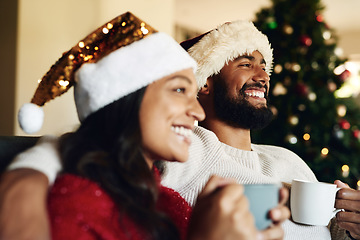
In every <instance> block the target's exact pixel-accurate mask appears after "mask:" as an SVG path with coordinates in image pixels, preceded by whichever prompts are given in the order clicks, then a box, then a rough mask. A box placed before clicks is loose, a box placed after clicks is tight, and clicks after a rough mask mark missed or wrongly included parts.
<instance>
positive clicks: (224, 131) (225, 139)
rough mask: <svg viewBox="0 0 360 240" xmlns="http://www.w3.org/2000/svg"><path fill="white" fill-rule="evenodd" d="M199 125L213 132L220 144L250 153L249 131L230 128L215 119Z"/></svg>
mask: <svg viewBox="0 0 360 240" xmlns="http://www.w3.org/2000/svg"><path fill="white" fill-rule="evenodd" d="M199 125H200V126H202V127H204V128H206V129H208V130H210V131H212V132H214V133H215V134H216V136H217V137H218V138H219V140H220V142H222V143H225V144H227V145H229V146H231V147H234V148H238V149H241V150H245V151H251V136H250V130H249V129H243V128H236V127H232V126H229V125H228V124H226V123H224V122H222V121H219V120H217V119H212V120H205V121H204V122H201V123H200V124H199Z"/></svg>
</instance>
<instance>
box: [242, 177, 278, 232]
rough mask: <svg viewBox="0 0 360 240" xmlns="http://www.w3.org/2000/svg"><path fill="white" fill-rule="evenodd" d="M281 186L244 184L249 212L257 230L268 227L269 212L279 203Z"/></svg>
mask: <svg viewBox="0 0 360 240" xmlns="http://www.w3.org/2000/svg"><path fill="white" fill-rule="evenodd" d="M280 188H281V184H244V194H245V196H246V197H247V199H248V200H249V204H250V212H251V213H252V214H253V216H254V218H255V225H256V228H257V229H258V230H263V229H265V228H267V227H269V226H270V224H271V222H272V221H271V219H270V218H269V215H268V213H269V211H270V210H271V209H273V208H274V207H276V206H277V205H278V203H279V195H280V194H279V190H280Z"/></svg>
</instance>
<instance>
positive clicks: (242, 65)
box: [239, 63, 251, 67]
mask: <svg viewBox="0 0 360 240" xmlns="http://www.w3.org/2000/svg"><path fill="white" fill-rule="evenodd" d="M239 66H240V67H250V66H251V64H250V63H243V64H240V65H239Z"/></svg>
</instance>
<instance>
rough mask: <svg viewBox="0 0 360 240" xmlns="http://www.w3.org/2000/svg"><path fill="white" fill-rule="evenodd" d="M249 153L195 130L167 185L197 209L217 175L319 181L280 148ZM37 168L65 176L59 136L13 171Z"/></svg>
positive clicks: (300, 233) (305, 232)
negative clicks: (182, 160)
mask: <svg viewBox="0 0 360 240" xmlns="http://www.w3.org/2000/svg"><path fill="white" fill-rule="evenodd" d="M251 148H252V151H243V150H239V149H236V148H233V147H230V146H228V145H226V144H223V143H221V142H220V141H219V140H218V138H217V137H216V135H215V134H214V133H213V132H211V131H208V130H206V129H204V128H201V127H196V128H195V135H194V136H193V139H192V144H191V147H190V158H189V160H188V161H187V162H186V163H170V162H167V171H166V173H165V175H164V176H163V181H162V184H163V185H165V186H168V187H170V188H173V189H174V190H176V191H178V192H179V193H180V194H181V195H182V196H183V197H184V198H185V199H186V200H187V201H188V202H189V203H190V204H191V205H194V204H195V200H196V198H197V195H198V194H199V192H200V191H201V189H202V188H203V187H204V185H205V183H206V182H207V180H208V178H209V177H210V176H211V175H213V174H217V175H219V176H223V177H230V178H235V179H237V180H238V181H239V183H273V182H283V183H285V185H287V186H289V185H288V183H291V181H292V179H294V178H297V179H304V180H310V181H317V180H316V178H315V176H314V174H313V172H312V171H311V170H310V169H309V167H308V166H307V165H306V164H305V163H304V162H303V160H301V159H300V158H299V157H298V156H297V155H296V154H294V153H293V152H291V151H289V150H286V149H284V148H280V147H274V146H265V145H255V144H252V146H251ZM22 167H27V168H33V169H36V170H38V171H40V172H43V173H44V174H45V175H47V176H48V178H49V182H50V184H52V183H53V182H54V180H55V176H56V174H57V173H58V172H59V171H61V164H60V159H59V154H58V150H57V138H56V137H46V138H45V137H44V138H42V140H41V141H39V143H37V145H36V146H34V147H33V148H30V149H29V150H27V151H25V152H23V153H21V154H19V155H18V156H17V157H16V158H15V160H14V162H13V163H12V164H11V165H10V166H9V168H8V169H16V168H22ZM283 228H284V231H285V239H286V240H327V239H333V240H349V239H350V238H348V237H347V236H346V234H345V231H344V230H342V229H340V228H339V227H338V226H337V225H336V224H335V223H334V221H332V224H330V225H329V229H330V231H331V237H330V231H329V229H328V228H327V227H313V226H305V225H299V224H295V223H293V222H292V221H290V220H288V221H286V222H285V223H284V224H283Z"/></svg>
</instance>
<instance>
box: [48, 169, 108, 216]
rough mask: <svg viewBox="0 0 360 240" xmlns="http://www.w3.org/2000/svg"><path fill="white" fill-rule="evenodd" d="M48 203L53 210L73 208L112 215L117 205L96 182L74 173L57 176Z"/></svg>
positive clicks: (77, 210) (83, 211) (84, 211)
mask: <svg viewBox="0 0 360 240" xmlns="http://www.w3.org/2000/svg"><path fill="white" fill-rule="evenodd" d="M48 203H49V208H50V210H53V211H58V212H62V211H66V212H70V211H71V210H72V211H75V212H78V213H80V212H82V213H87V212H88V213H89V214H91V215H94V214H95V212H96V211H98V212H99V213H101V214H105V215H112V214H110V213H111V211H113V209H114V207H115V204H114V202H113V201H112V200H111V198H110V196H109V195H108V194H107V193H106V192H105V191H104V190H103V189H102V188H101V187H100V186H99V185H98V184H97V183H96V182H94V181H92V180H90V179H87V178H84V177H81V176H77V175H73V174H63V175H61V176H59V177H57V179H56V180H55V183H54V185H53V186H52V188H51V190H50V194H49V199H48ZM95 206H96V207H95ZM66 209H67V210H66Z"/></svg>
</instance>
